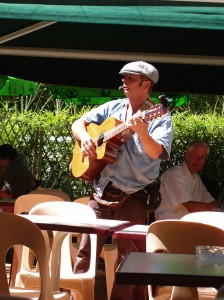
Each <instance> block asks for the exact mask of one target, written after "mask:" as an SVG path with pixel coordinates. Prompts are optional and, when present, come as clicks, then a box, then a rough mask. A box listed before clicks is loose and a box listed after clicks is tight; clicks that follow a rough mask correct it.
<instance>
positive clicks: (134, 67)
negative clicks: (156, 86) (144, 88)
mask: <svg viewBox="0 0 224 300" xmlns="http://www.w3.org/2000/svg"><path fill="white" fill-rule="evenodd" d="M119 74H121V75H125V74H137V75H144V76H146V77H147V78H149V79H150V80H152V82H154V83H157V82H158V80H159V72H158V70H157V69H156V68H155V67H154V66H153V65H150V64H148V63H146V62H144V61H133V62H130V63H128V64H126V65H125V66H124V67H123V68H122V69H121V70H120V72H119Z"/></svg>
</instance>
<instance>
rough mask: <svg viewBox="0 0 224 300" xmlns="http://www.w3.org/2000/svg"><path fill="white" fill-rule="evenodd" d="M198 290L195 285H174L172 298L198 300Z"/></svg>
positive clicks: (173, 299) (174, 299)
mask: <svg viewBox="0 0 224 300" xmlns="http://www.w3.org/2000/svg"><path fill="white" fill-rule="evenodd" d="M196 299H199V297H198V290H197V288H194V287H179V286H174V287H173V290H172V295H171V300H196Z"/></svg>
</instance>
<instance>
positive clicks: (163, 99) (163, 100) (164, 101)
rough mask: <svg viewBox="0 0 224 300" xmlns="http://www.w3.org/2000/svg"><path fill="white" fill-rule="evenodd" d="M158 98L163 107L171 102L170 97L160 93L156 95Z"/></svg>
mask: <svg viewBox="0 0 224 300" xmlns="http://www.w3.org/2000/svg"><path fill="white" fill-rule="evenodd" d="M158 99H159V102H160V103H161V104H162V105H163V106H164V107H167V106H169V105H170V103H171V102H172V99H170V98H168V97H166V95H160V96H159V97H158Z"/></svg>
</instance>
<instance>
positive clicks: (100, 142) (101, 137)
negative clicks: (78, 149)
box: [97, 134, 104, 147]
mask: <svg viewBox="0 0 224 300" xmlns="http://www.w3.org/2000/svg"><path fill="white" fill-rule="evenodd" d="M103 140H104V134H101V135H99V137H98V140H97V146H98V147H100V146H101V145H102V144H103Z"/></svg>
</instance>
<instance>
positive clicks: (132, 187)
mask: <svg viewBox="0 0 224 300" xmlns="http://www.w3.org/2000/svg"><path fill="white" fill-rule="evenodd" d="M120 74H121V75H122V76H123V79H122V87H121V88H122V89H123V92H124V94H125V96H126V98H124V99H118V100H113V101H110V102H108V103H105V104H103V105H101V106H99V107H97V108H95V109H93V110H92V111H90V112H88V113H86V114H85V115H84V116H82V117H81V118H80V119H78V120H77V121H75V122H74V123H73V125H72V131H73V134H74V137H75V139H76V140H77V141H78V145H79V148H80V160H81V162H82V163H83V164H85V162H86V163H87V165H88V167H89V164H90V163H91V162H93V164H94V166H95V167H96V169H97V166H98V165H99V164H100V155H101V154H100V151H98V149H97V148H98V147H99V148H100V147H101V144H102V145H104V144H105V143H104V138H105V136H104V131H106V130H105V129H102V136H101V137H100V139H99V138H98V139H97V142H96V141H95V140H94V135H95V133H94V132H95V131H94V130H95V129H93V130H92V131H91V132H90V131H88V126H89V125H91V124H96V125H97V126H100V125H101V124H104V122H106V120H108V118H110V117H113V119H114V120H118V121H119V123H123V124H125V128H126V129H125V131H123V134H121V135H120V133H119V134H117V136H116V137H117V140H118V138H120V143H119V141H117V143H118V144H119V145H118V147H116V141H114V142H113V143H111V144H110V145H109V148H110V150H111V148H112V150H113V149H115V150H116V151H115V154H114V156H115V157H116V158H115V159H114V160H112V161H110V162H109V163H106V164H104V165H103V167H101V169H100V172H99V174H98V173H97V174H96V176H95V178H94V176H92V174H91V176H89V177H87V176H86V178H85V176H83V179H84V180H85V179H86V180H89V181H91V179H93V190H94V191H93V194H92V195H91V197H90V201H89V206H91V207H92V208H93V209H94V211H95V212H96V215H97V217H98V218H105V219H115V220H128V221H131V222H132V223H133V224H145V223H146V217H147V207H148V208H149V207H150V205H151V207H152V205H153V204H152V203H156V201H157V200H158V204H159V200H160V195H159V192H158V190H157V187H156V184H155V180H156V178H157V177H158V175H159V168H160V163H161V161H162V160H167V159H169V154H170V151H171V144H172V138H173V126H172V118H171V114H170V112H169V111H167V112H166V113H165V114H162V113H161V114H160V115H161V117H160V115H159V118H157V116H156V117H151V118H149V119H147V118H145V117H143V113H144V111H145V110H146V111H147V110H148V109H149V110H150V109H152V111H153V108H154V104H155V103H154V102H153V101H152V100H151V99H150V98H149V96H150V94H151V91H152V88H153V85H154V84H156V83H157V81H158V79H159V73H158V71H157V69H156V68H155V67H154V66H152V65H151V64H148V63H146V62H143V61H135V62H131V63H128V64H126V65H125V66H124V67H123V68H122V69H121V71H120ZM115 125H117V124H115ZM101 126H102V125H101ZM97 152H98V153H97ZM108 152H109V151H108V150H107V149H106V150H105V148H104V154H103V155H106V154H107V153H108ZM111 152H113V151H111ZM74 153H75V152H74ZM103 155H102V156H103ZM112 156H113V154H112ZM73 164H75V157H73ZM74 169H75V167H74ZM92 173H93V174H94V171H93V172H92ZM73 175H74V176H76V171H75V170H74V173H73ZM77 177H78V176H77ZM80 177H81V176H80ZM81 178H82V177H81ZM151 202H152V203H151ZM155 208H156V207H155ZM104 242H105V237H101V236H98V250H97V251H98V256H99V255H100V252H101V249H102V247H103V245H104ZM117 247H118V264H119V263H120V262H121V260H122V259H123V258H124V257H125V256H126V255H127V254H128V253H129V252H130V251H135V248H134V246H133V244H132V243H131V242H129V241H127V240H123V241H122V240H119V241H118V242H117ZM89 257H90V246H89V237H88V235H87V234H85V235H83V238H82V241H81V245H80V249H79V252H78V255H77V261H76V264H75V267H74V272H75V273H82V272H85V271H87V270H88V266H89ZM111 299H113V300H115V299H128V300H130V299H133V289H132V287H131V286H126V285H123V286H118V285H116V284H115V285H114V288H113V290H112V295H111Z"/></svg>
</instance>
